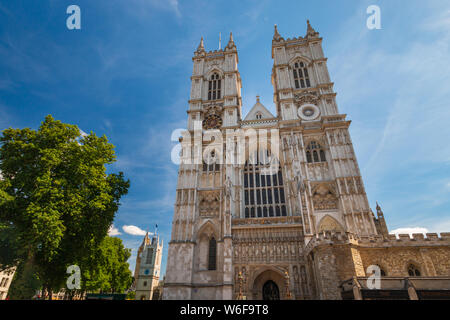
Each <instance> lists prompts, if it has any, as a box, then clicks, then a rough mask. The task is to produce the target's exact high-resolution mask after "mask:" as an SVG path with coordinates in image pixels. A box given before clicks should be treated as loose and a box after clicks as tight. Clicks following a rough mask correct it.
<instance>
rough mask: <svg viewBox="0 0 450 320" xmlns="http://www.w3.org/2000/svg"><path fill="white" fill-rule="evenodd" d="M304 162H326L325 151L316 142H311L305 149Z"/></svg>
mask: <svg viewBox="0 0 450 320" xmlns="http://www.w3.org/2000/svg"><path fill="white" fill-rule="evenodd" d="M306 161H307V162H308V163H318V162H326V161H327V159H326V157H325V151H324V149H323V148H322V146H321V145H320V144H319V143H317V142H316V141H311V142H310V143H309V144H308V146H307V147H306Z"/></svg>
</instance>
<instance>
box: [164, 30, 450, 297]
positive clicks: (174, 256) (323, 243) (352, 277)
mask: <svg viewBox="0 0 450 320" xmlns="http://www.w3.org/2000/svg"><path fill="white" fill-rule="evenodd" d="M272 58H273V68H272V84H273V88H274V95H273V97H274V104H275V108H276V115H273V114H272V113H271V112H269V111H268V109H266V108H265V107H264V106H263V105H262V104H261V103H260V101H259V98H258V97H257V101H256V104H255V105H254V107H253V108H252V109H251V110H250V112H249V113H248V114H247V115H246V116H245V117H243V115H242V112H241V107H242V98H241V86H242V84H241V77H240V74H239V70H238V53H237V49H236V45H235V43H234V40H233V37H232V35H231V34H230V39H229V42H228V44H227V45H226V47H225V48H223V49H219V50H216V51H210V52H207V51H205V48H204V44H203V39H202V40H201V42H200V45H199V46H198V48H197V51H195V53H194V57H193V59H192V60H193V65H194V66H193V73H192V77H191V81H192V87H191V96H190V100H189V109H188V111H187V114H188V130H187V133H186V134H185V135H183V138H180V141H181V145H182V152H181V156H182V159H183V157H186V156H190V155H192V154H201V156H202V158H201V160H200V161H197V162H195V161H185V162H183V160H182V162H181V164H180V167H179V175H178V185H177V194H176V203H175V211H174V216H173V224H172V237H171V241H170V243H169V252H168V261H167V270H166V278H165V287H164V295H163V299H248V300H253V299H258V300H260V299H300V300H301V299H369V298H377V297H378V298H380V297H381V298H383V297H384V298H393V299H425V298H430V297H436V295H437V296H439V295H441V296H442V295H443V294H444V293H445V292H448V291H445V290H444V289H450V277H449V276H450V234H448V233H443V234H441V235H440V236H438V235H437V234H427V235H426V236H424V235H422V234H418V235H413V236H412V237H410V236H409V235H400V236H399V238H398V239H397V238H396V237H395V236H394V235H389V234H388V230H387V227H386V222H385V220H384V216H383V212H382V210H381V208H380V207H379V206H378V205H377V210H376V211H377V214H376V216H375V214H374V213H373V212H372V210H371V208H370V206H369V203H368V200H367V196H366V193H365V189H364V183H363V180H362V177H361V172H360V169H359V167H358V162H357V160H356V156H355V152H354V149H353V144H352V140H351V138H350V134H349V131H348V128H349V126H350V121H349V120H347V118H346V115H345V114H341V113H340V112H339V110H338V107H337V104H336V93H335V92H334V90H333V83H332V82H331V80H330V76H329V73H328V69H327V59H326V58H325V56H324V53H323V51H322V38H320V36H319V33H318V32H316V31H315V30H314V29H313V28H312V27H311V25H310V24H309V22H308V26H307V33H306V35H305V36H304V37H298V38H293V39H284V38H283V37H282V36H281V35H280V34H279V32H278V30H277V27H276V26H275V32H274V36H273V40H272ZM196 128H197V129H199V130H197V133H195V132H196ZM252 129H253V132H257V134H258V136H262V135H263V134H267V136H268V138H267V141H269V142H268V143H267V144H266V145H265V146H264V147H262V148H261V147H259V148H257V149H255V147H256V146H257V145H258V143H255V142H249V141H251V138H250V140H249V139H248V137H247V136H246V137H245V143H244V145H245V148H244V149H245V150H244V151H245V152H244V153H243V154H244V155H245V157H244V159H243V161H228V160H230V159H229V158H230V157H232V156H235V155H236V154H235V153H236V150H235V149H233V150H234V151H231V152H228V149H227V148H229V146H230V145H233V146H235V145H236V144H237V142H236V140H233V139H234V138H233V139H232V140H229V138H226V136H227V132H237V131H239V130H241V132H245V133H244V134H245V135H250V134H248V132H250V131H251V130H252ZM198 132H200V135H203V137H202V138H200V139H201V140H200V144H198V143H197V145H196V144H195V142H194V140H195V137H196V134H198ZM211 132H213V133H212V134H210V133H211ZM221 136H223V141H225V140H226V141H227V142H228V143H222V141H221V139H222V137H221ZM274 137H275V138H277V139H278V143H272V141H275V140H272V138H274ZM230 141H232V142H230ZM273 144H275V145H276V150H275V147H274V145H273ZM237 149H239V147H238V148H237ZM249 150H250V151H249ZM274 151H276V152H274ZM272 153H276V157H277V159H276V160H277V161H278V162H277V166H276V170H273V168H272V169H271V170H270V171H269V172H268V171H267V170H266V169H267V166H268V164H267V163H268V162H267V161H264V160H265V158H267V157H269V158H270V157H272ZM227 157H228V158H227ZM271 159H273V158H271ZM370 266H376V267H377V268H379V269H378V270H379V273H380V275H381V277H382V281H381V288H378V289H379V290H369V289H370V288H368V287H367V277H368V276H370V275H371V274H368V273H367V272H368V271H367V269H368V268H369V267H370ZM433 295H434V296H433Z"/></svg>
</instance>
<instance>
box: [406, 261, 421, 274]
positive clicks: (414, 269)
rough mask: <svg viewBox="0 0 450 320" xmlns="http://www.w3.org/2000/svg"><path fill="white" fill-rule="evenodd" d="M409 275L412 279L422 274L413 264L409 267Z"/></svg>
mask: <svg viewBox="0 0 450 320" xmlns="http://www.w3.org/2000/svg"><path fill="white" fill-rule="evenodd" d="M408 275H409V276H410V277H420V275H421V273H420V270H419V268H418V267H416V266H415V265H413V264H410V265H409V266H408Z"/></svg>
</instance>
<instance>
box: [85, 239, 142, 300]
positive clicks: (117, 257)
mask: <svg viewBox="0 0 450 320" xmlns="http://www.w3.org/2000/svg"><path fill="white" fill-rule="evenodd" d="M130 256H131V250H130V249H127V248H125V247H124V245H123V243H122V240H121V239H119V238H115V237H109V236H107V237H106V238H105V239H104V240H103V242H102V243H101V245H100V246H99V247H98V249H97V250H95V251H94V252H93V254H92V255H90V256H88V257H85V259H83V261H82V262H81V264H80V266H81V281H82V290H83V291H89V292H97V291H100V292H109V293H123V292H124V291H125V290H127V289H129V287H130V286H131V283H132V281H133V279H132V274H131V271H130V269H129V264H128V262H127V261H128V259H129V258H130Z"/></svg>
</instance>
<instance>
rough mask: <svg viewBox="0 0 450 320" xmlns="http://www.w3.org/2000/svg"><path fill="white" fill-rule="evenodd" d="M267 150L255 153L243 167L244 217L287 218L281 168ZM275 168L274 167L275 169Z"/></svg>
mask: <svg viewBox="0 0 450 320" xmlns="http://www.w3.org/2000/svg"><path fill="white" fill-rule="evenodd" d="M274 161H277V159H276V158H272V157H271V156H270V153H269V152H268V151H267V150H261V151H259V152H257V153H256V152H255V154H254V155H253V156H251V157H250V159H249V160H248V161H247V162H246V163H245V166H244V177H243V178H244V217H245V218H264V217H280V216H287V208H286V199H285V194H284V183H283V174H282V172H281V167H279V168H278V170H273V169H274V168H273V166H274V163H275V162H274ZM275 168H276V167H275Z"/></svg>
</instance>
